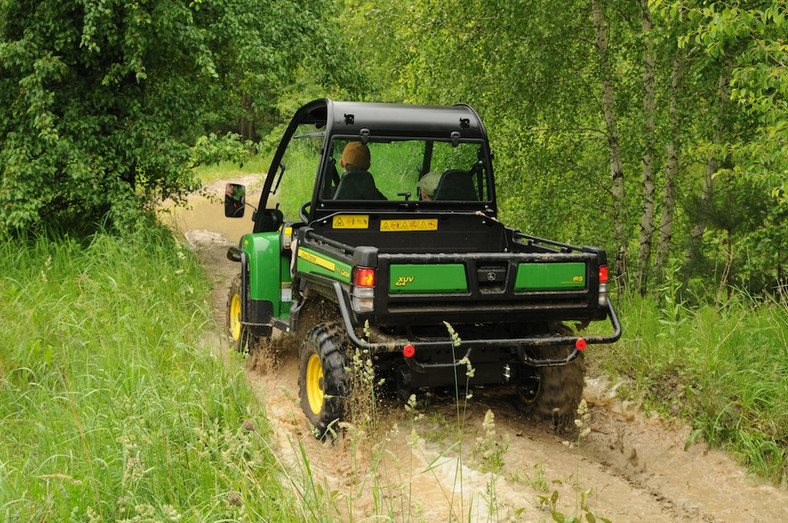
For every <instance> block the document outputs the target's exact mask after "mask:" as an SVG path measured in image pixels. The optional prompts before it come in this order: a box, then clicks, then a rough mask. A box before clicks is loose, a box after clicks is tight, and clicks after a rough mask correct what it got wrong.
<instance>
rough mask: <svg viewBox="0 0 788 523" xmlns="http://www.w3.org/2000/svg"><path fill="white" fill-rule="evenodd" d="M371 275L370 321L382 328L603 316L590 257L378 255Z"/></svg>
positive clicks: (595, 269) (593, 256)
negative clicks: (372, 315)
mask: <svg viewBox="0 0 788 523" xmlns="http://www.w3.org/2000/svg"><path fill="white" fill-rule="evenodd" d="M378 276H379V279H378V282H379V284H378V290H379V292H377V293H376V299H375V301H376V303H375V313H376V314H375V315H376V316H378V317H379V318H380V319H384V318H385V321H386V323H394V324H408V323H425V324H426V323H435V322H436V321H438V322H440V321H450V322H452V321H454V322H456V321H471V322H485V321H493V320H494V321H528V320H544V319H555V320H583V319H604V317H605V315H606V311H607V308H606V307H600V306H599V303H598V301H599V299H598V296H599V260H598V256H597V254H596V253H595V252H573V253H489V254H481V253H473V254H383V253H381V254H379V255H378ZM384 286H385V288H384ZM449 314H450V315H449ZM502 315H503V316H502Z"/></svg>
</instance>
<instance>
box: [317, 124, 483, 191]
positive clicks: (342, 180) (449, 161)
mask: <svg viewBox="0 0 788 523" xmlns="http://www.w3.org/2000/svg"><path fill="white" fill-rule="evenodd" d="M329 151H330V152H331V156H330V158H328V161H327V164H326V167H325V170H324V176H323V183H322V187H321V191H320V199H322V200H324V201H325V200H380V201H384V200H388V201H410V200H421V201H436V202H439V201H488V200H490V199H491V198H490V195H489V190H488V187H487V165H488V162H487V161H486V157H485V153H484V147H483V146H482V143H481V142H464V143H457V144H452V143H450V142H439V141H426V140H401V141H385V142H375V141H369V142H368V143H367V144H366V145H364V144H362V143H361V142H360V141H358V139H357V138H355V139H340V138H335V139H334V140H332V142H331V144H330V145H329Z"/></svg>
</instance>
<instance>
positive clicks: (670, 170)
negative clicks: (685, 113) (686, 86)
mask: <svg viewBox="0 0 788 523" xmlns="http://www.w3.org/2000/svg"><path fill="white" fill-rule="evenodd" d="M681 53H682V51H681V50H679V51H677V52H676V56H674V58H673V65H672V72H671V75H670V95H671V96H670V105H669V106H668V119H669V121H670V123H669V125H670V138H669V141H668V144H667V146H666V153H667V160H666V162H665V191H664V195H663V200H662V217H661V219H660V223H659V242H658V243H657V254H656V258H655V260H654V272H655V273H656V274H657V278H658V281H659V282H661V281H662V280H663V279H664V275H665V265H666V264H667V262H668V256H669V255H670V242H671V240H672V239H673V216H674V214H675V211H676V176H677V174H678V171H679V156H678V149H679V147H680V136H679V132H680V131H679V111H678V107H679V98H680V97H681V94H682V89H681V77H682V75H683V73H684V56H683V54H681Z"/></svg>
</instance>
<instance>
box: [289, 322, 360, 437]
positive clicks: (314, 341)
mask: <svg viewBox="0 0 788 523" xmlns="http://www.w3.org/2000/svg"><path fill="white" fill-rule="evenodd" d="M346 346H347V340H346V338H345V336H344V335H343V334H342V333H341V331H340V329H339V328H338V327H336V326H335V325H332V324H322V325H318V326H317V327H315V328H313V329H312V330H310V331H309V332H308V333H307V334H306V338H305V339H304V344H303V347H302V349H301V358H300V362H299V365H298V390H299V395H300V400H301V409H302V410H303V411H304V414H306V417H307V419H308V420H309V422H310V423H311V424H312V426H313V427H314V428H315V435H316V436H317V437H318V438H322V437H324V436H325V435H326V433H328V432H329V430H333V431H336V427H335V425H336V424H337V422H339V421H341V420H342V419H343V417H344V415H345V409H346V401H347V399H348V398H349V396H350V392H351V388H352V387H351V384H350V376H349V373H348V369H347V366H348V359H347V352H346Z"/></svg>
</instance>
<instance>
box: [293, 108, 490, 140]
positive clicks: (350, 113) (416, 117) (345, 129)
mask: <svg viewBox="0 0 788 523" xmlns="http://www.w3.org/2000/svg"><path fill="white" fill-rule="evenodd" d="M302 110H306V111H307V112H308V114H307V115H305V121H307V122H310V123H320V122H321V121H325V123H326V126H327V129H326V131H327V132H328V134H330V135H349V136H359V135H360V134H361V131H362V130H363V129H367V130H369V132H370V136H392V137H400V136H401V137H413V138H417V137H418V138H435V139H442V140H449V139H451V138H452V136H455V137H456V138H457V139H460V140H469V139H470V140H479V139H484V140H486V135H485V130H484V125H483V124H482V121H481V119H480V118H479V115H478V114H477V113H476V111H474V110H473V109H472V108H471V107H470V106H468V105H465V104H457V105H451V106H430V105H404V104H389V103H371V102H334V101H332V100H329V99H321V100H314V101H313V102H310V103H308V104H306V105H305V106H304V107H303V108H302ZM453 133H458V134H454V135H453Z"/></svg>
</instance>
